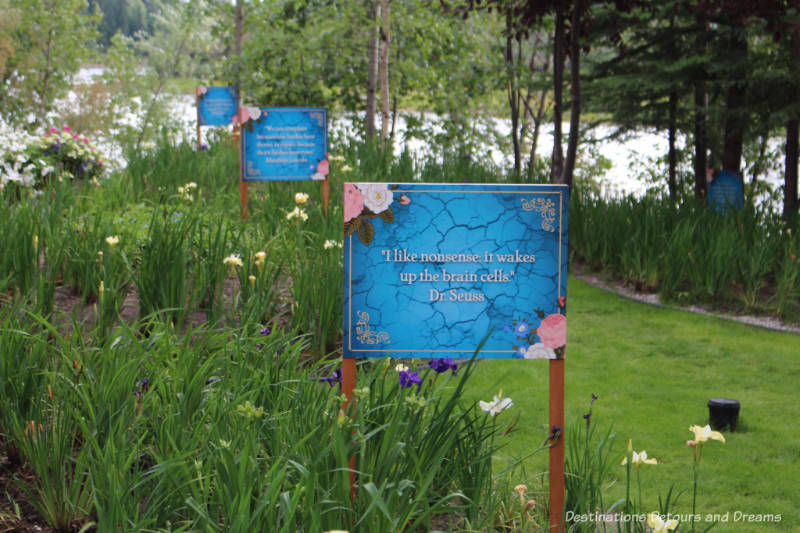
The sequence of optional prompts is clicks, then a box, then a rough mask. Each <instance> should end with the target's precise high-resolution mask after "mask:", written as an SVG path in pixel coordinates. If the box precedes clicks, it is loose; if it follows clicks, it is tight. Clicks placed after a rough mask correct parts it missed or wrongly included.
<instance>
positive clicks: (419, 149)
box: [65, 67, 783, 196]
mask: <svg viewBox="0 0 800 533" xmlns="http://www.w3.org/2000/svg"><path fill="white" fill-rule="evenodd" d="M102 72H103V69H102V67H87V68H84V69H81V71H80V72H79V73H78V75H77V76H76V77H75V80H74V81H75V82H76V83H89V82H91V80H92V79H93V78H94V77H96V76H99V75H100V74H102ZM74 101H76V98H75V95H74V94H73V95H71V97H70V96H68V97H67V98H66V99H65V104H66V105H70V102H74ZM170 107H171V108H172V111H171V113H170V114H171V115H172V117H173V118H176V119H178V120H179V121H180V123H181V124H182V125H183V127H182V130H183V135H184V138H186V139H194V138H195V136H196V110H195V99H194V96H193V95H181V96H177V97H175V98H174V101H173V102H172V104H171V106H170ZM415 116H418V115H417V114H415ZM362 118H363V115H361V116H360V117H359V119H362ZM125 120H126V122H128V123H131V124H136V123H139V122H141V117H137V116H129V117H126V118H125ZM423 121H424V122H425V126H426V128H427V129H429V130H431V131H433V132H435V133H441V132H442V131H443V128H442V125H441V119H440V117H439V116H437V115H434V114H430V113H426V114H424V115H423ZM493 127H494V129H495V130H496V131H497V132H498V133H499V135H501V136H505V137H506V138H507V137H508V136H509V134H510V131H511V124H510V121H509V120H508V119H500V118H497V119H494V124H493ZM204 129H205V128H204ZM330 130H331V131H336V130H342V131H344V132H345V133H347V132H349V131H352V130H353V127H352V117H351V118H348V117H332V119H331V124H330ZM562 131H563V132H564V142H565V143H566V139H567V135H568V131H569V124H564V125H563V126H562ZM612 132H613V128H612V127H611V126H599V127H596V128H594V129H593V130H591V131H588V132H586V134H585V135H584V137H585V139H586V140H587V141H589V142H587V143H583V144H582V145H581V146H580V147H579V149H578V154H579V158H581V157H583V159H584V163H591V162H592V159H593V158H594V157H595V156H602V157H603V158H605V159H607V160H609V162H610V165H611V166H610V168H609V169H608V170H607V171H605V172H604V174H603V175H602V177H601V178H600V186H601V191H602V193H603V194H604V195H609V196H619V195H627V194H633V195H634V196H641V195H642V194H644V193H645V192H646V191H647V190H648V188H649V187H653V186H657V187H661V188H666V174H665V175H664V176H663V178H662V179H659V180H658V183H655V184H653V183H646V182H645V181H644V180H643V179H640V177H639V176H641V175H645V174H647V172H648V171H652V169H653V168H654V163H653V160H655V159H657V158H662V157H663V156H664V155H665V154H666V153H667V147H668V145H667V139H666V133H654V132H648V131H639V132H635V133H631V134H628V135H626V136H625V137H624V138H614V139H608V138H607V137H608V136H609V135H610V134H611V133H612ZM485 138H486V139H491V135H486V137H485ZM395 139H396V142H395V146H394V150H395V153H396V155H400V153H402V152H403V150H404V149H406V147H407V148H408V150H409V152H410V153H411V154H412V155H413V156H415V157H417V158H422V157H425V156H428V155H433V154H431V146H430V145H429V144H428V143H426V142H425V141H422V140H420V139H416V138H408V137H407V124H406V120H405V117H404V116H403V114H402V113H401V114H400V115H399V116H398V120H397V124H396V125H395ZM203 140H204V141H207V140H206V138H205V133H204V136H203ZM780 142H781V141H780V140H777V139H776V140H775V141H774V142H773V143H772V144H777V143H780ZM683 143H684V139H683V138H679V139H678V145H679V146H682V145H683ZM99 144H101V149H103V150H104V152H105V153H106V154H108V155H109V156H115V157H119V153H120V151H119V149H118V148H117V147H114V146H110V145H108V143H107V142H106V143H103V141H102V140H101V141H99ZM509 144H510V143H509ZM564 149H565V150H566V146H565V147H564ZM482 150H484V153H485V154H487V155H488V156H489V157H490V158H491V160H492V161H494V163H495V164H496V165H498V166H500V167H504V168H508V167H511V166H512V165H513V154H509V153H504V152H503V151H501V150H500V149H498V148H497V147H496V146H494V145H493V144H492V143H490V142H487V143H486V144H485V145H484V146H483V147H482ZM552 150H553V127H552V125H550V126H549V127H547V128H545V129H544V130H543V131H542V133H541V134H540V136H539V142H538V146H537V154H539V155H540V156H544V157H549V156H550V155H551V154H552ZM121 164H123V165H124V162H121ZM746 179H749V177H746ZM762 179H765V180H766V181H767V183H769V185H770V186H772V187H778V186H780V185H781V184H782V179H783V174H782V169H780V165H778V170H771V171H768V172H767V173H766V175H764V176H762Z"/></svg>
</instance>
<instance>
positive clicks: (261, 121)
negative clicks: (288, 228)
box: [241, 107, 328, 181]
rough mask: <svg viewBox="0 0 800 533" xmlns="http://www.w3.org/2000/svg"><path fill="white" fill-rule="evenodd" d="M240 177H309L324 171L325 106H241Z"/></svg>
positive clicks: (325, 145)
mask: <svg viewBox="0 0 800 533" xmlns="http://www.w3.org/2000/svg"><path fill="white" fill-rule="evenodd" d="M241 113H242V116H241V121H242V179H243V180H244V181H263V180H310V179H320V180H321V179H325V177H326V176H327V175H328V159H327V157H328V156H327V154H328V110H327V109H326V108H324V107H310V108H297V107H264V108H258V107H243V108H242V109H241Z"/></svg>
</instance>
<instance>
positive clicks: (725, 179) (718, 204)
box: [708, 170, 744, 215]
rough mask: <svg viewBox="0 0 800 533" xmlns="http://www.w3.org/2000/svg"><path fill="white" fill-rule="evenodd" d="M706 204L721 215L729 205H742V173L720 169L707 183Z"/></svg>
mask: <svg viewBox="0 0 800 533" xmlns="http://www.w3.org/2000/svg"><path fill="white" fill-rule="evenodd" d="M708 205H710V206H711V207H713V208H714V210H716V212H717V213H720V214H722V215H724V214H725V213H726V212H727V211H728V209H729V208H731V207H733V208H735V209H741V208H742V206H743V205H744V186H743V185H742V175H741V174H739V173H738V172H732V171H729V170H720V171H719V173H718V174H717V176H716V177H715V178H714V180H713V181H712V182H711V183H710V184H709V185H708Z"/></svg>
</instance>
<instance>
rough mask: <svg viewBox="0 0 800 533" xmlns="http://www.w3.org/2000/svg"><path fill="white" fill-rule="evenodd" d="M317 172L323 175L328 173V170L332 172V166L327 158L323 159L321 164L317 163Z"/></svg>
mask: <svg viewBox="0 0 800 533" xmlns="http://www.w3.org/2000/svg"><path fill="white" fill-rule="evenodd" d="M317 172H319V173H320V174H322V175H323V176H327V175H328V172H330V166H329V165H328V160H327V159H323V160H322V161H320V162H319V164H318V165H317Z"/></svg>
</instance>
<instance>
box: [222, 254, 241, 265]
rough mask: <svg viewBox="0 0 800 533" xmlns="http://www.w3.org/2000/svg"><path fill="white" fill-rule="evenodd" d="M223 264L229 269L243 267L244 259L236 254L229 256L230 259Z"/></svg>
mask: <svg viewBox="0 0 800 533" xmlns="http://www.w3.org/2000/svg"><path fill="white" fill-rule="evenodd" d="M222 262H223V263H224V264H226V265H227V266H229V267H234V266H242V259H241V257H239V256H238V255H236V254H231V255H229V256H228V257H226V258H225V259H223V260H222Z"/></svg>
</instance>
